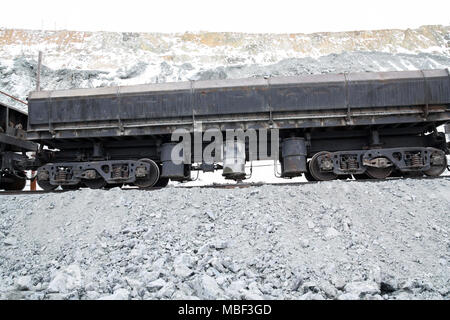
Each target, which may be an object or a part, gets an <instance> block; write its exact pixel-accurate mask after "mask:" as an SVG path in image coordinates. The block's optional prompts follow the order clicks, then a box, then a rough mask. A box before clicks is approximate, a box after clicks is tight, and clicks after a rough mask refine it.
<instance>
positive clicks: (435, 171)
mask: <svg viewBox="0 0 450 320" xmlns="http://www.w3.org/2000/svg"><path fill="white" fill-rule="evenodd" d="M445 169H447V157H446V156H445V155H444V162H443V163H442V164H440V165H431V167H430V169H428V170H425V171H423V173H425V174H426V175H427V176H429V177H439V176H440V175H441V174H442V173H443V172H444V171H445Z"/></svg>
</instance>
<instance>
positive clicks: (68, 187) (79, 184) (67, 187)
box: [61, 183, 81, 190]
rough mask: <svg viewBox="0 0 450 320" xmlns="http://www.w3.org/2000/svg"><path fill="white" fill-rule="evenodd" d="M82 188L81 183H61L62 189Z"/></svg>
mask: <svg viewBox="0 0 450 320" xmlns="http://www.w3.org/2000/svg"><path fill="white" fill-rule="evenodd" d="M80 188H81V183H78V184H71V185H69V184H66V185H61V189H63V190H78V189H80Z"/></svg>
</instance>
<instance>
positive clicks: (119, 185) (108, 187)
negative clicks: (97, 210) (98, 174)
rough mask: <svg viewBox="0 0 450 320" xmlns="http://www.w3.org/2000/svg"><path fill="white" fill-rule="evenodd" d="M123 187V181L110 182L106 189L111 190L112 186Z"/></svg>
mask: <svg viewBox="0 0 450 320" xmlns="http://www.w3.org/2000/svg"><path fill="white" fill-rule="evenodd" d="M122 187H123V183H108V184H107V185H106V186H105V189H107V190H109V189H112V188H122Z"/></svg>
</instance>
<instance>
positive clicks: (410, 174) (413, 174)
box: [402, 171, 423, 178]
mask: <svg viewBox="0 0 450 320" xmlns="http://www.w3.org/2000/svg"><path fill="white" fill-rule="evenodd" d="M402 176H403V177H404V178H420V177H423V172H422V171H408V172H402Z"/></svg>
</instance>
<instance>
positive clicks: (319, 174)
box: [309, 151, 337, 181]
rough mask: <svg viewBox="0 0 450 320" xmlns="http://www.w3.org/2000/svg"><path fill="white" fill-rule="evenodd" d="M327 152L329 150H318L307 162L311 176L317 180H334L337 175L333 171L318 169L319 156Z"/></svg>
mask: <svg viewBox="0 0 450 320" xmlns="http://www.w3.org/2000/svg"><path fill="white" fill-rule="evenodd" d="M327 154H329V152H326V151H322V152H318V153H316V154H315V155H314V156H313V157H312V159H311V161H310V163H309V172H310V173H311V175H312V177H313V178H314V179H316V180H317V181H329V180H334V179H336V177H337V175H336V174H335V173H334V172H333V171H330V172H324V171H320V163H319V160H318V158H319V157H320V156H323V155H327Z"/></svg>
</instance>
